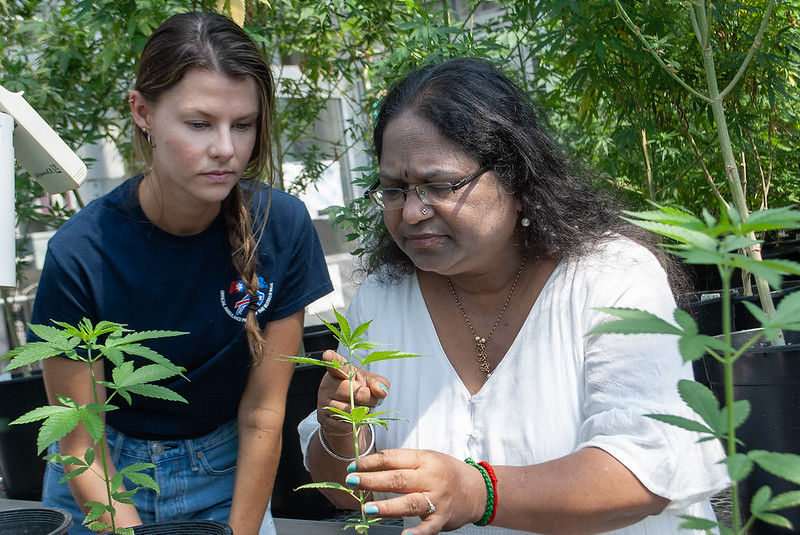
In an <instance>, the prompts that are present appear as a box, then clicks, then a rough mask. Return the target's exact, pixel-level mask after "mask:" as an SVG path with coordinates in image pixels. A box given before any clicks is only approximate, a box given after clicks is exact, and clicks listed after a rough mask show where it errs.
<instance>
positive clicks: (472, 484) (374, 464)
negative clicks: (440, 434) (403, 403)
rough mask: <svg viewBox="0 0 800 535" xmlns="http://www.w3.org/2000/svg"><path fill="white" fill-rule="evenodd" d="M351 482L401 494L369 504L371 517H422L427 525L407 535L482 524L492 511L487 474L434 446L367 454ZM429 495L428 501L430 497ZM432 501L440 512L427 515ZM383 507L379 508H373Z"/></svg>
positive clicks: (357, 464) (405, 534) (353, 468)
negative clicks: (429, 448)
mask: <svg viewBox="0 0 800 535" xmlns="http://www.w3.org/2000/svg"><path fill="white" fill-rule="evenodd" d="M349 470H350V471H351V473H350V475H349V476H348V484H349V483H350V482H355V481H356V479H355V478H358V479H357V481H358V483H357V485H354V486H356V487H357V488H359V489H361V490H366V491H372V492H391V493H397V494H400V495H401V496H398V497H394V498H389V499H387V500H381V501H377V502H374V501H373V502H367V503H366V504H365V510H367V511H374V514H373V515H371V516H375V515H377V516H381V517H404V516H409V517H412V516H419V517H420V518H422V523H421V524H420V525H419V526H416V527H414V528H413V529H409V530H405V531H404V532H403V535H411V534H412V533H413V535H432V534H434V533H439V532H440V531H448V530H452V529H456V528H459V527H461V526H463V525H465V524H470V523H473V522H477V521H478V520H479V519H480V518H481V517H482V516H483V514H484V511H485V510H486V498H487V497H486V485H485V484H484V480H483V477H482V476H481V473H480V472H479V471H478V470H476V469H475V468H473V467H472V466H470V465H468V464H466V463H465V462H464V461H461V460H459V459H456V458H455V457H452V456H450V455H446V454H444V453H440V452H437V451H432V450H411V449H393V450H383V451H380V452H378V453H376V454H374V455H368V456H366V457H362V458H361V459H359V460H358V461H356V462H354V463H353V464H351V465H350V468H349ZM426 498H427V499H426ZM428 500H430V504H434V505H435V508H436V510H435V511H434V512H433V513H430V514H426V510H427V509H428V507H429V501H428ZM375 507H376V508H377V510H376V509H373V508H375Z"/></svg>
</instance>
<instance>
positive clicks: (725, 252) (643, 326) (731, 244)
mask: <svg viewBox="0 0 800 535" xmlns="http://www.w3.org/2000/svg"><path fill="white" fill-rule="evenodd" d="M627 216H628V217H627V219H628V220H629V221H630V222H632V223H633V224H635V225H638V226H640V227H643V228H645V229H648V230H650V231H652V232H655V233H657V234H659V235H661V236H663V237H665V238H668V239H669V242H668V243H667V244H666V245H665V247H666V248H667V249H668V250H669V251H670V252H671V253H673V254H675V255H677V256H679V257H680V258H682V259H683V260H684V262H686V263H689V264H702V265H711V266H715V267H716V269H717V270H718V272H719V274H720V278H721V280H722V286H723V288H722V290H723V291H722V292H721V296H720V297H721V299H720V301H721V309H722V310H721V313H722V335H721V336H718V337H713V336H709V335H706V334H702V333H700V332H699V331H698V327H697V324H696V322H695V321H694V319H693V318H692V317H691V316H690V315H689V314H688V313H686V312H685V311H683V310H680V309H676V310H675V313H674V323H672V322H668V321H666V320H664V319H662V318H659V317H657V316H654V315H653V314H650V313H648V312H645V311H641V310H633V309H624V308H606V309H601V310H603V311H604V312H606V313H608V314H610V315H611V316H614V317H617V318H619V319H617V320H613V321H609V322H608V323H605V324H603V325H600V326H599V327H597V328H596V329H594V330H593V331H592V333H622V334H637V333H658V334H671V335H676V336H678V337H679V338H678V347H679V349H680V352H681V355H682V357H683V359H684V361H696V360H698V359H701V358H704V359H705V361H706V363H707V364H708V366H709V368H710V373H709V376H710V379H711V381H710V382H711V385H712V387H714V390H713V391H712V390H710V389H709V388H708V387H706V386H704V385H702V384H700V383H698V382H695V381H680V383H679V384H678V390H679V392H680V395H681V398H682V399H683V400H684V401H685V402H686V403H687V405H688V406H689V407H690V408H691V409H692V410H694V411H695V413H696V414H697V415H698V416H699V418H700V420H701V421H695V420H690V419H686V418H681V417H677V416H670V415H649V416H651V417H652V418H655V419H657V420H660V421H662V422H665V423H667V424H671V425H676V426H679V427H682V428H684V429H688V430H691V431H696V432H698V433H700V435H701V438H700V440H713V439H719V440H722V441H723V442H724V443H725V446H726V448H727V456H726V457H725V460H724V462H725V464H726V465H727V467H728V473H729V475H730V477H731V480H732V481H733V483H734V485H733V487H732V489H731V501H732V512H731V516H732V520H731V522H732V525H730V526H727V525H722V524H718V523H714V522H711V521H708V520H705V519H698V518H686V522H685V523H684V524H683V527H684V528H689V529H697V530H705V531H707V532H709V533H710V532H711V530H715V529H719V532H720V533H721V534H722V535H728V534H734V535H738V534H742V533H746V532H747V530H748V529H750V528H751V527H752V526H754V525H759V526H760V527H759V531H758V533H759V534H763V533H769V532H770V531H768V530H771V529H772V527H774V526H777V527H780V528H789V529H791V528H792V526H793V524H796V523H797V520H796V518H797V517H796V516H795V519H794V520H790V518H787V516H788V515H787V514H786V513H785V512H783V510H784V509H786V508H792V507H796V506H798V505H800V490H796V486H791V487H787V489H788V488H793V489H795V490H787V491H785V492H784V491H783V489H782V490H781V492H780V493H779V494H774V493H773V490H771V489H770V486H767V485H764V484H763V483H764V477H763V476H762V475H761V474H760V473H759V471H763V472H764V473H765V474H769V475H770V477H772V476H775V477H776V478H780V479H782V480H785V481H788V482H790V483H792V484H794V485H798V484H800V455H798V454H800V427H798V425H796V423H797V421H798V418H797V414H798V413H800V397H799V396H797V395H796V393H795V394H794V395H793V396H792V397H790V398H786V397H784V398H781V397H779V395H778V396H776V394H775V393H774V389H775V385H769V384H767V382H765V381H763V379H761V378H759V379H757V380H756V381H753V378H752V377H747V374H748V373H750V372H751V371H753V370H756V373H758V371H757V370H758V367H759V366H763V370H764V371H767V372H772V376H775V375H778V376H780V375H783V376H785V377H786V376H790V375H789V374H793V376H794V377H795V379H793V380H794V381H798V379H797V378H798V376H799V375H798V372H800V366H798V364H800V345H785V346H771V347H759V345H761V343H762V342H765V341H772V342H774V341H775V340H778V339H779V338H782V336H783V331H798V330H800V293H797V292H795V293H793V294H791V295H789V296H786V297H784V299H783V300H782V301H781V302H780V304H779V305H778V307H777V309H776V310H775V312H774V313H773V314H772V315H768V314H766V313H765V312H763V311H762V310H761V309H760V308H759V307H757V306H756V305H755V304H753V303H746V304H745V306H747V307H748V309H749V310H750V312H751V313H752V314H753V316H754V317H756V318H757V319H758V321H759V323H760V324H761V328H760V329H756V330H752V331H750V332H748V333H746V335H745V336H743V337H741V339H737V337H735V336H734V331H733V327H732V323H731V315H730V310H731V308H730V301H731V294H730V292H729V289H730V285H731V277H732V274H733V271H734V270H735V269H737V268H738V269H743V270H747V271H750V272H752V273H755V274H757V275H759V276H760V277H762V278H763V279H764V280H766V281H768V282H769V284H770V285H771V286H773V287H775V288H778V287H780V284H781V281H782V278H783V276H784V275H785V274H795V275H796V274H799V273H800V264H798V263H796V262H791V261H788V260H755V259H753V258H750V257H749V256H746V255H744V254H741V253H738V252H737V250H739V249H741V248H744V247H751V246H753V245H756V243H754V242H755V240H753V239H752V238H750V237H749V236H751V235H752V233H754V232H759V233H760V232H764V231H767V230H775V229H791V228H798V227H800V211H798V210H795V209H793V208H778V209H770V210H759V211H754V212H752V213H751V214H750V217H748V218H747V219H745V218H744V217H742V216H741V215H740V214H739V212H738V211H737V210H736V209H735V208H733V207H729V208H728V209H727V210H726V211H725V210H724V211H723V215H722V216H721V217H720V218H719V219H718V218H715V217H714V216H712V215H711V214H710V213H708V212H704V213H703V215H702V217H695V216H693V215H691V214H689V213H687V212H685V211H682V210H678V209H672V208H667V207H664V206H658V205H656V209H655V210H652V211H645V212H638V213H637V212H629V213H627ZM790 340H791V338H790ZM740 372H744V373H740ZM785 377H784V378H785ZM791 380H792V379H790V381H791ZM782 382H783V383H784V385H783V386H781V387H779V391H781V393H786V392H789V391H792V392H796V391H797V385H796V384H795V385H794V386H791V387H790V388H786V385H785V383H786V381H785V380H784V381H782ZM754 383H755V384H754ZM759 383H760V384H759ZM753 386H755V387H756V388H752V387H753ZM764 390H766V391H767V392H766V393H764V392H763V391H764ZM775 399H778V400H779V404H780V403H787V404H788V405H789V406H775V405H772V404H770V403H765V401H767V400H775ZM720 402H721V404H722V405H721V406H720ZM791 404H794V406H792V405H791ZM790 420H793V421H794V422H795V425H794V427H793V428H792V427H791V426H790V425H789V424H790ZM764 423H767V426H764ZM785 433H789V435H784V434H785ZM770 444H773V445H775V444H777V445H783V447H784V448H786V449H784V450H783V451H777V452H775V451H770V450H769V449H768V448H769V445H770ZM775 481H778V480H777V479H776V480H775ZM754 485H755V486H754ZM756 487H757V488H756ZM745 505H747V506H748V509H747V511H745V510H744V507H743V506H745ZM778 511H781V512H780V513H779V512H778ZM759 523H760V524H759ZM776 533H777V531H776Z"/></svg>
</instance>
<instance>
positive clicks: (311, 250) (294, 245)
mask: <svg viewBox="0 0 800 535" xmlns="http://www.w3.org/2000/svg"><path fill="white" fill-rule="evenodd" d="M276 193H277V192H276ZM290 206H291V212H290V213H286V214H281V217H287V216H288V218H289V220H288V221H286V223H288V224H285V223H284V224H281V225H279V226H278V227H279V228H277V229H276V230H275V232H278V233H280V234H281V236H280V237H278V238H276V240H277V241H280V240H289V242H288V243H286V245H285V246H284V250H283V254H285V255H286V256H285V258H282V259H281V260H280V265H281V266H282V269H283V273H282V274H281V279H282V288H281V290H280V293H279V295H278V300H277V303H276V307H275V309H274V311H273V312H272V316H271V318H270V319H271V320H277V319H281V318H285V317H287V316H290V315H291V314H294V313H295V312H297V311H298V310H300V309H302V308H304V307H306V306H307V305H308V304H310V303H312V302H313V301H315V300H317V299H319V298H320V297H322V296H324V295H326V294H328V293H330V292H332V291H333V284H332V283H331V279H330V276H329V275H328V266H327V264H326V263H325V255H324V253H323V251H322V245H321V244H320V241H319V236H317V231H316V229H315V228H314V224H313V223H312V221H311V217H310V216H309V215H308V211H307V210H306V209H305V205H303V203H302V202H301V201H299V200H298V199H295V198H291V201H290Z"/></svg>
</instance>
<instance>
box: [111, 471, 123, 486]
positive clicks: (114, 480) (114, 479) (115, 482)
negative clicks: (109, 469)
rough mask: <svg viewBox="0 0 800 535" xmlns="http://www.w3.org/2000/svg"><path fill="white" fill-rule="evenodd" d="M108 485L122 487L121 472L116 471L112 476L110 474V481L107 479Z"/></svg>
mask: <svg viewBox="0 0 800 535" xmlns="http://www.w3.org/2000/svg"><path fill="white" fill-rule="evenodd" d="M109 485H110V486H111V488H112V489H118V488H120V487H122V473H120V472H117V473H116V474H114V475H113V476H111V481H109Z"/></svg>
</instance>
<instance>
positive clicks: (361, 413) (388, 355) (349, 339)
mask: <svg viewBox="0 0 800 535" xmlns="http://www.w3.org/2000/svg"><path fill="white" fill-rule="evenodd" d="M333 313H334V315H335V316H336V320H337V322H338V326H339V327H338V328H337V326H336V325H334V324H331V323H328V322H327V321H325V320H323V319H322V318H320V321H322V323H323V324H324V325H325V326H326V327H327V328H328V330H330V332H331V333H333V335H334V336H335V338H336V340H337V341H338V342H339V343H340V344H341V345H342V346H344V348H345V349H346V350H347V355H346V356H345V355H343V356H345V359H346V361H345V362H340V361H338V360H333V361H326V360H320V359H316V358H313V357H288V358H287V360H289V361H291V362H294V363H296V364H304V365H310V366H315V367H328V368H333V369H336V370H341V371H342V372H344V373H345V374H347V379H348V383H349V385H350V407H349V409H348V410H346V411H343V410H340V409H337V408H334V407H325V408H326V409H327V410H329V411H331V412H333V413H334V414H335V417H336V418H339V419H341V420H342V421H345V422H349V423H350V424H351V425H352V429H353V451H354V452H355V457H356V458H358V457H360V456H361V454H360V452H359V446H358V431H359V429H361V428H362V427H364V426H365V425H380V426H383V427H387V424H388V422H390V421H392V420H399V419H400V418H397V417H390V416H387V415H388V414H389V413H390V412H391V411H383V412H372V411H370V408H369V407H358V406H356V404H355V398H354V393H355V389H354V384H355V379H356V374H357V373H358V372H359V371H360V370H361V369H362V368H363V367H364V366H366V365H367V364H370V363H372V362H378V361H381V360H392V359H402V358H414V357H419V356H420V355H417V354H415V353H404V352H402V351H371V352H369V351H370V350H372V349H375V348H376V347H377V346H378V344H376V343H374V342H370V341H367V340H366V338H365V337H364V335H365V333H366V332H367V329H368V328H369V325H370V323H372V321H367V322H365V323H362V324H361V325H358V326H356V328H355V329H351V327H350V324H349V323H348V322H347V319H346V318H345V317H344V316H342V315H341V314H340V313H339V312H338V311H337V310H336V309H334V310H333ZM359 352H369V353H368V354H367V355H366V356H364V357H363V358H362V357H361V356H360V353H359ZM300 489H333V490H338V491H342V492H346V493H348V494H350V495H351V496H352V497H353V498H355V499H356V500H358V502H359V504H360V505H361V507H360V508H359V513H360V516H357V517H352V518H348V519H347V524H346V525H345V526H344V529H348V528H353V529H354V530H355V531H356V533H360V534H364V533H368V532H369V529H370V528H371V527H373V526H376V525H378V524H379V523H380V521H381V518H368V517H367V515H366V514H365V513H364V503H366V501H367V500H368V497H369V493H368V492H365V491H363V490H360V489H359V490H353V489H351V488H349V487H346V486H344V485H342V484H341V483H336V482H331V481H326V482H319V483H307V484H305V485H301V486H299V487H298V488H297V489H295V490H300Z"/></svg>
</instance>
